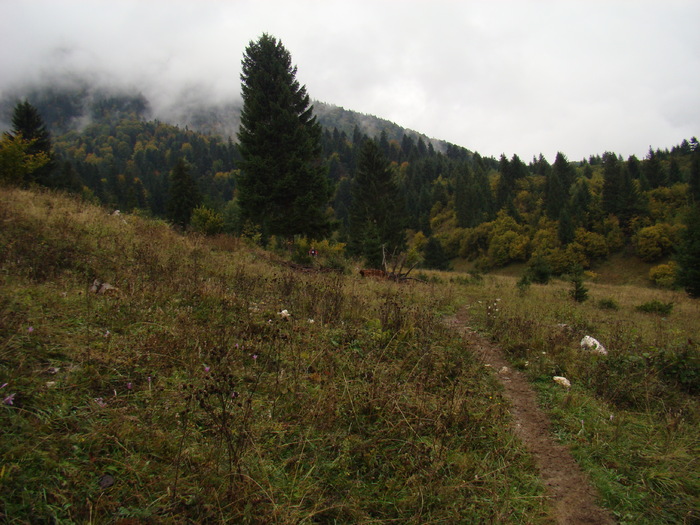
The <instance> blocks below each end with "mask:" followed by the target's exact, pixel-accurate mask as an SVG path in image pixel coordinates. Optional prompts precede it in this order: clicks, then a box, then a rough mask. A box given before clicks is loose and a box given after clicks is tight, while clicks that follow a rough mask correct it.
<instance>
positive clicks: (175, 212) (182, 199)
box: [167, 158, 201, 228]
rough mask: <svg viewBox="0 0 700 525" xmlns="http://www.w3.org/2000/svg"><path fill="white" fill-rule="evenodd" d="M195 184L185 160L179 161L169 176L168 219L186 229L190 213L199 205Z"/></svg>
mask: <svg viewBox="0 0 700 525" xmlns="http://www.w3.org/2000/svg"><path fill="white" fill-rule="evenodd" d="M200 200H201V198H200V193H199V189H198V188H197V182H196V181H195V180H194V177H192V173H191V166H190V165H189V164H188V163H187V161H186V160H185V159H182V158H181V159H179V160H178V161H177V164H175V167H174V168H173V171H172V172H171V174H170V191H169V198H168V203H167V210H168V219H170V220H171V221H172V222H173V223H174V224H176V225H178V226H180V227H182V228H186V227H187V226H189V224H190V219H191V218H192V211H193V210H194V209H195V208H196V207H197V206H198V205H199V203H200Z"/></svg>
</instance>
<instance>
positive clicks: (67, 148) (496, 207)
mask: <svg viewBox="0 0 700 525" xmlns="http://www.w3.org/2000/svg"><path fill="white" fill-rule="evenodd" d="M82 95H85V93H82ZM33 96H34V97H35V98H36V103H35V104H36V106H37V108H38V109H39V112H40V114H41V115H42V117H43V118H44V119H45V122H46V124H47V127H48V128H49V130H50V131H51V132H52V143H53V147H54V150H55V154H56V157H57V159H58V168H57V170H56V173H55V175H54V178H53V184H54V185H55V186H57V187H63V188H67V189H71V190H72V191H78V192H82V193H83V194H85V195H86V196H88V197H91V198H94V199H95V200H98V201H100V202H103V203H105V204H108V205H110V206H112V207H114V208H117V209H120V210H126V211H130V210H135V209H140V210H143V211H144V212H146V213H149V214H152V215H154V216H157V217H167V203H168V199H170V198H171V195H170V174H171V172H172V170H173V168H174V166H175V165H176V163H177V162H178V160H180V159H184V160H186V161H187V163H188V164H189V166H190V171H191V174H192V177H193V178H194V180H195V181H196V185H197V188H198V190H199V194H200V196H201V199H200V204H201V205H202V206H203V207H205V208H206V210H207V212H208V213H209V214H210V215H209V216H211V215H212V214H213V215H214V216H216V217H217V221H215V223H216V224H217V225H218V226H217V227H216V228H214V230H216V229H219V230H222V231H226V232H231V233H234V232H235V233H240V232H241V231H242V230H243V227H244V225H243V224H241V223H240V221H239V220H238V214H237V205H236V199H235V196H236V177H237V174H238V170H239V163H240V160H241V158H240V155H239V152H238V149H237V146H236V144H234V142H233V141H234V140H235V137H233V138H232V137H228V136H227V137H222V136H220V135H216V134H204V133H201V132H199V131H195V130H194V129H190V128H189V126H185V127H181V126H178V125H174V124H169V123H166V122H162V121H159V120H154V119H152V115H151V111H150V106H149V102H148V101H147V100H145V99H144V97H143V96H140V95H133V96H131V95H120V96H113V95H110V96H107V95H105V94H102V95H101V96H98V95H97V94H95V93H92V95H91V96H90V97H87V98H85V97H83V99H81V98H80V96H81V93H80V92H61V91H60V90H55V89H54V90H46V91H37V90H35V91H34V92H33ZM81 100H82V101H81ZM86 100H88V102H86ZM11 109H12V104H11V103H9V102H8V101H6V102H5V103H4V104H3V111H4V115H3V119H2V120H4V121H9V120H10V114H11ZM232 111H233V110H232ZM209 114H210V116H212V115H215V114H216V112H215V111H214V110H211V111H209ZM317 114H318V119H319V121H320V123H321V124H323V135H322V151H323V153H322V156H323V159H322V160H323V162H324V163H326V165H327V167H328V174H329V177H330V179H331V181H332V183H333V184H334V192H333V198H332V201H331V203H330V206H331V210H330V211H331V213H332V214H333V216H334V218H335V220H336V221H337V222H336V224H337V226H338V228H337V233H336V234H335V237H336V238H337V239H338V240H340V241H347V240H348V235H349V222H350V215H351V209H352V207H353V190H352V185H353V180H354V179H355V176H356V174H357V169H358V159H359V157H360V151H361V147H362V145H363V144H364V142H365V141H366V140H367V139H373V140H374V141H375V142H376V143H377V145H378V147H379V151H380V152H381V154H382V155H383V156H384V158H385V159H386V160H387V161H388V162H389V163H390V166H391V170H392V173H393V177H394V181H395V186H394V188H395V193H394V194H389V195H381V196H380V197H381V198H383V199H391V200H397V201H400V202H401V203H402V204H403V205H404V206H405V216H404V221H405V222H404V226H405V230H406V237H405V239H406V241H407V246H408V247H409V248H413V251H414V254H417V255H418V256H422V257H424V258H425V259H426V261H427V264H428V265H431V264H432V265H434V266H442V267H446V266H447V261H448V260H449V259H455V258H460V259H464V260H466V261H469V262H470V264H472V265H474V266H475V267H476V268H478V269H481V270H488V269H492V268H497V267H503V266H506V265H508V264H509V263H512V262H521V263H526V262H529V263H530V266H531V267H534V268H539V269H540V270H541V271H544V273H545V274H547V275H548V274H561V273H564V272H566V271H568V270H569V269H570V268H571V267H573V266H580V267H582V268H590V267H592V266H594V265H595V264H596V263H597V262H599V261H603V260H605V259H606V258H608V257H609V256H610V255H611V254H614V253H617V252H622V253H624V254H625V256H632V257H637V258H639V259H641V260H642V261H645V262H649V263H666V262H667V261H668V260H669V257H671V256H673V255H674V253H675V250H676V248H677V246H678V245H679V242H680V240H681V235H682V232H683V231H684V228H685V227H684V223H683V221H684V217H685V215H686V214H687V212H688V211H689V203H690V202H691V200H692V198H693V195H695V198H697V196H698V192H699V190H698V187H699V186H700V183H699V182H698V180H699V178H700V174H699V171H700V168H699V167H698V166H699V161H698V156H699V155H700V150H699V149H698V143H697V140H696V139H695V138H692V139H688V140H683V141H682V142H681V143H680V144H679V145H676V146H673V147H671V148H670V149H669V148H664V149H653V148H650V149H649V153H648V155H647V156H646V157H645V158H643V159H638V158H636V157H634V156H632V157H630V158H628V159H623V158H621V157H620V156H618V155H617V154H615V153H614V152H605V153H602V154H593V155H591V156H590V157H589V158H588V159H584V160H580V161H571V160H569V159H567V158H566V156H565V155H564V154H562V153H560V154H558V155H557V157H556V159H554V161H553V162H551V163H550V162H549V161H548V160H547V159H545V158H544V157H543V156H541V155H540V156H539V158H533V159H532V160H530V161H529V162H528V161H525V160H523V159H520V158H518V157H517V155H513V156H512V157H510V158H509V157H508V156H506V155H503V156H502V157H501V158H500V159H494V158H482V157H481V156H480V155H479V154H478V153H475V152H471V151H469V150H467V149H465V148H462V147H459V146H456V145H452V144H447V143H440V142H433V141H430V140H428V139H427V138H425V137H423V136H421V135H419V134H417V133H416V132H412V131H409V130H403V129H402V128H400V127H399V126H397V125H395V124H393V123H390V122H387V121H382V120H380V119H376V118H373V117H368V116H364V115H360V114H357V113H354V112H351V111H348V110H344V109H342V108H334V107H332V106H329V105H326V104H318V110H317ZM197 115H198V118H199V124H200V127H201V128H202V129H209V130H216V129H217V123H216V118H215V117H213V116H212V117H211V119H210V120H207V117H206V115H207V111H205V110H203V109H201V108H200V110H199V111H198V112H197ZM218 118H221V117H220V115H219V117H218ZM236 118H237V117H236ZM351 126H352V131H350V129H351ZM360 126H362V127H360ZM436 146H437V147H436ZM435 251H438V252H439V254H437V257H436V254H435V253H434V252H435ZM543 268H544V270H542V269H543ZM674 271H675V270H674V268H673V263H671V265H666V264H664V265H661V266H660V267H659V268H657V269H655V273H654V274H653V275H652V276H651V277H652V279H653V280H655V281H656V283H657V284H662V285H663V284H664V283H669V282H672V280H673V279H672V275H673V273H674Z"/></svg>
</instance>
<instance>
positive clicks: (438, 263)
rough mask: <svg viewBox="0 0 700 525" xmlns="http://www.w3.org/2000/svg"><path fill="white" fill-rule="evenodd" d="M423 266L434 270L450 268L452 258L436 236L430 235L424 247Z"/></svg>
mask: <svg viewBox="0 0 700 525" xmlns="http://www.w3.org/2000/svg"><path fill="white" fill-rule="evenodd" d="M423 266H424V267H425V268H432V269H433V270H449V269H450V259H449V257H447V254H446V253H445V249H444V248H443V247H442V244H440V241H438V240H437V239H436V238H435V237H430V238H429V239H428V242H427V243H426V245H425V248H424V249H423Z"/></svg>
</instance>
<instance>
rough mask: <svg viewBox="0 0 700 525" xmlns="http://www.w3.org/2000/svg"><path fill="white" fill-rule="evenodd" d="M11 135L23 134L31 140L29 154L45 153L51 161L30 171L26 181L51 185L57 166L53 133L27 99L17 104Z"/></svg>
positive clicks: (25, 138)
mask: <svg viewBox="0 0 700 525" xmlns="http://www.w3.org/2000/svg"><path fill="white" fill-rule="evenodd" d="M11 135H12V136H13V137H19V136H21V137H22V139H24V140H26V141H29V142H30V145H29V147H28V149H27V154H28V155H37V154H43V155H45V156H46V157H47V158H48V159H49V162H47V163H46V164H44V165H43V166H41V167H40V168H37V169H36V170H34V171H32V172H31V173H28V174H27V178H28V180H27V181H26V182H36V183H38V184H42V185H45V186H48V185H50V179H51V174H52V173H53V171H54V170H55V168H56V162H55V160H54V154H53V149H52V146H51V135H50V134H49V132H48V130H47V129H46V126H45V125H44V120H43V119H42V118H41V115H40V114H39V111H38V110H37V109H36V108H35V107H34V106H32V105H31V104H30V103H29V102H28V101H26V100H25V101H24V102H20V103H18V104H17V105H16V106H15V109H14V112H13V114H12V133H11Z"/></svg>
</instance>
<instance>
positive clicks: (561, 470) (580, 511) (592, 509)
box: [446, 311, 615, 525]
mask: <svg viewBox="0 0 700 525" xmlns="http://www.w3.org/2000/svg"><path fill="white" fill-rule="evenodd" d="M446 321H447V323H448V324H449V325H450V326H452V327H453V328H455V329H456V330H459V331H460V333H461V334H462V335H463V337H464V338H465V339H466V340H467V341H468V343H469V347H470V348H471V349H472V350H473V351H474V352H475V353H476V354H477V355H478V356H479V357H480V358H481V359H482V360H483V362H484V364H485V365H489V366H491V367H493V369H494V371H495V372H496V374H497V376H498V379H499V381H500V382H501V384H502V385H503V388H504V390H505V392H504V394H505V397H506V399H507V400H508V401H509V403H510V404H511V406H512V409H511V411H512V414H513V425H514V431H515V433H516V434H517V435H518V437H519V438H520V439H521V440H522V442H523V443H524V445H525V447H526V448H527V449H528V451H529V452H530V453H531V454H532V455H533V457H534V458H535V462H536V464H537V467H538V469H539V471H540V476H541V478H542V480H543V482H544V484H545V486H546V490H547V495H548V499H549V502H550V506H551V509H552V510H551V518H552V521H553V523H558V524H566V525H574V524H592V525H594V524H595V525H598V524H606V525H607V524H614V523H615V520H614V519H613V517H612V516H611V515H610V513H609V512H608V511H607V510H605V509H603V508H601V507H600V506H599V505H598V504H597V503H596V498H597V493H596V491H595V490H594V488H593V487H592V486H591V484H590V481H589V480H588V478H587V476H586V475H585V474H584V472H583V471H582V470H581V468H580V467H579V465H578V464H577V463H576V461H575V460H574V458H573V457H572V455H571V453H570V452H569V450H568V449H567V448H566V447H565V446H563V445H561V444H559V443H557V442H556V441H555V439H554V437H553V436H552V432H551V423H550V421H549V418H548V417H547V415H546V414H545V413H544V412H543V411H542V410H541V409H540V408H539V406H538V404H537V396H536V394H535V391H534V390H533V388H532V387H531V386H530V384H529V383H528V380H527V378H526V377H525V374H523V373H522V372H520V371H518V370H513V369H512V368H511V367H510V364H509V363H508V361H507V360H506V358H505V356H504V354H503V351H502V350H501V349H500V348H499V347H498V346H497V345H495V344H493V343H492V342H490V341H489V340H487V339H485V338H484V337H482V336H481V335H479V334H478V333H476V332H474V331H473V330H471V329H470V328H469V326H468V317H467V314H466V312H465V311H462V312H459V313H458V314H457V315H455V316H453V317H450V318H448V319H447V320H446Z"/></svg>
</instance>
